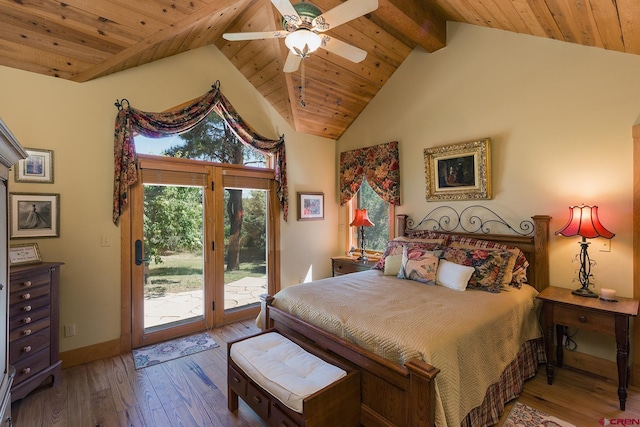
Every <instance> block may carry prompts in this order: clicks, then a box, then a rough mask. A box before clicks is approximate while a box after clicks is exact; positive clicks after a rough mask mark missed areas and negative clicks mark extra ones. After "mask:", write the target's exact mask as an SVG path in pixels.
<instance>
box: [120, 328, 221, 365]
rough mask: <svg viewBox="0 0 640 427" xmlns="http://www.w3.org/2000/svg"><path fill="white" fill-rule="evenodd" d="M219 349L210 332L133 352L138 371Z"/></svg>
mask: <svg viewBox="0 0 640 427" xmlns="http://www.w3.org/2000/svg"><path fill="white" fill-rule="evenodd" d="M216 347H219V345H218V343H216V342H215V341H214V340H213V338H211V335H209V333H208V332H203V333H201V334H197V335H190V336H188V337H182V338H177V339H175V340H171V341H167V342H163V343H160V344H153V345H148V346H146V347H142V348H138V349H135V350H133V360H134V362H135V367H136V369H141V368H146V367H148V366H153V365H157V364H158V363H162V362H166V361H168V360H173V359H177V358H179V357H182V356H188V355H190V354H194V353H199V352H201V351H205V350H209V349H211V348H216Z"/></svg>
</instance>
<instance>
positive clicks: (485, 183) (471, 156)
mask: <svg viewBox="0 0 640 427" xmlns="http://www.w3.org/2000/svg"><path fill="white" fill-rule="evenodd" d="M424 164H425V180H426V184H427V193H426V198H427V201H434V200H474V199H490V198H491V197H492V194H491V140H490V139H489V138H485V139H481V140H479V141H472V142H464V143H461V144H452V145H445V146H441V147H433V148H426V149H425V150H424Z"/></svg>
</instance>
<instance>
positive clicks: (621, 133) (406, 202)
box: [338, 23, 640, 360]
mask: <svg viewBox="0 0 640 427" xmlns="http://www.w3.org/2000/svg"><path fill="white" fill-rule="evenodd" d="M447 33H448V42H447V47H446V48H444V49H442V50H440V51H437V52H435V53H433V54H428V53H425V52H424V51H423V50H420V49H416V50H415V51H414V52H413V53H412V54H411V55H410V56H409V57H408V59H407V60H406V61H405V62H404V63H403V64H402V66H401V67H400V68H399V69H398V71H397V72H396V73H395V74H394V75H393V76H392V78H391V80H390V81H389V82H388V83H387V84H386V85H385V86H384V88H383V89H382V90H381V91H380V92H379V93H378V95H377V96H376V97H375V99H374V100H373V101H372V102H371V103H370V104H369V106H368V107H367V108H366V109H365V110H364V112H363V113H362V114H360V116H359V117H358V118H357V120H356V121H355V122H354V124H353V125H352V126H351V127H350V128H349V130H348V131H347V132H346V133H345V134H344V135H343V136H342V137H341V138H340V139H339V141H338V152H342V151H346V150H349V149H353V148H357V147H361V146H366V145H373V144H378V143H382V142H387V141H391V140H398V141H399V147H400V168H401V186H402V205H401V206H399V207H398V208H397V213H407V214H409V215H414V216H416V217H420V218H422V216H421V215H424V214H426V213H427V212H428V211H430V210H431V209H433V208H434V207H436V206H438V205H440V204H446V203H437V202H426V201H425V176H424V156H423V150H424V149H425V148H428V147H435V146H440V145H447V144H453V143H459V142H466V141H472V140H478V139H481V138H484V137H490V138H491V140H492V149H493V161H492V172H493V189H494V197H493V199H492V200H486V201H481V203H479V204H483V205H485V206H487V207H490V208H491V209H493V210H494V211H496V212H498V213H500V214H502V215H503V216H504V217H505V218H507V219H511V220H520V219H526V218H529V217H531V216H532V215H538V214H540V215H551V216H552V217H553V219H552V220H551V231H552V233H553V232H554V231H556V230H559V229H560V228H561V227H562V226H563V225H564V224H565V223H566V221H567V220H568V207H569V206H570V205H576V204H581V203H585V204H597V205H598V206H599V207H600V219H601V221H602V223H603V224H604V225H605V227H607V228H608V229H609V230H611V231H612V232H614V233H615V234H616V236H615V237H614V238H613V240H612V241H611V248H612V249H611V252H599V251H598V248H599V243H600V241H599V240H598V239H594V240H593V243H592V245H591V247H590V251H589V253H590V255H591V257H592V259H594V260H595V261H596V262H597V265H596V266H595V267H594V268H593V269H592V273H593V274H594V276H595V281H594V282H595V283H596V288H595V289H596V290H599V289H600V288H601V287H606V288H613V289H616V290H617V292H618V295H621V296H627V297H630V296H632V295H633V281H632V273H633V270H632V268H633V259H632V201H633V192H632V185H633V181H632V173H633V171H632V169H633V163H632V138H631V128H632V126H633V125H634V124H635V123H637V120H638V114H639V113H640V103H639V101H638V100H639V99H640V80H639V79H638V78H637V76H638V75H640V56H637V55H627V54H622V53H617V52H611V51H605V50H603V49H598V48H590V47H584V46H578V45H573V44H569V43H562V42H558V41H554V40H548V39H543V38H535V37H531V36H525V35H519V34H514V33H508V32H504V31H500V30H492V29H487V28H482V27H476V26H472V25H466V24H456V23H449V24H448V27H447ZM472 203H473V202H456V203H451V205H454V206H459V207H460V206H462V207H464V206H467V205H469V204H472ZM344 222H345V215H344V211H343V210H341V215H340V226H341V227H344V225H345V224H344ZM578 241H579V238H566V237H561V236H555V235H553V234H552V235H551V238H550V251H551V284H552V285H554V286H561V287H567V288H578V287H580V286H579V284H577V283H574V282H572V280H573V279H574V278H575V277H576V270H577V269H578V268H579V265H578V264H577V263H572V259H573V258H574V256H575V255H576V254H577V253H578V252H579V245H578ZM341 249H342V248H341ZM577 339H578V340H580V342H579V351H584V352H587V353H592V354H595V355H599V356H601V357H607V358H609V359H611V360H615V359H614V352H613V351H612V350H611V348H612V347H613V349H615V345H614V344H612V341H611V340H609V339H605V338H603V337H601V336H589V335H587V334H586V333H583V332H580V334H579V335H578V337H577Z"/></svg>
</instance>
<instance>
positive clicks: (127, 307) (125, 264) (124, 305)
mask: <svg viewBox="0 0 640 427" xmlns="http://www.w3.org/2000/svg"><path fill="white" fill-rule="evenodd" d="M138 157H139V161H140V162H144V161H145V159H146V160H151V161H153V162H158V161H159V160H160V159H158V157H157V156H146V155H139V156H138ZM175 160H176V159H172V161H170V162H167V163H166V164H164V165H162V167H163V168H166V169H167V170H171V169H175V165H174V163H175V162H174V161H175ZM180 160H183V161H185V163H192V164H193V161H190V160H185V159H178V162H179V161H180ZM211 166H218V167H216V168H214V169H215V171H214V172H213V176H214V179H215V180H216V181H217V182H220V184H222V180H221V179H220V177H221V174H222V173H223V169H222V168H220V167H219V166H222V165H220V164H215V163H210V162H200V165H196V166H195V167H196V168H198V169H200V168H202V167H206V168H209V167H211ZM224 169H226V170H229V169H245V168H243V167H242V166H236V165H224ZM139 171H140V169H138V174H140V172H139ZM240 174H242V172H240ZM249 174H250V175H261V176H264V177H268V178H270V179H273V177H274V171H273V170H271V169H264V170H254V171H252V172H250V173H249ZM140 182H142V178H141V177H140V176H139V177H138V183H140ZM134 185H135V184H134ZM220 187H222V185H220ZM276 189H277V183H276V182H275V180H273V181H272V183H271V188H270V191H269V194H270V196H269V200H268V203H269V207H270V208H269V209H268V215H269V217H268V221H269V228H268V229H269V231H270V232H271V233H273V239H271V238H270V239H268V245H269V247H268V251H269V255H268V256H269V259H270V263H269V264H270V266H271V268H269V269H268V274H269V275H268V283H270V284H273V287H274V293H275V292H277V291H278V290H280V204H279V201H278V198H277V195H276ZM214 197H215V199H214V204H215V205H216V206H217V209H222V208H223V203H221V201H222V198H223V195H222V191H220V192H216V194H215V195H214ZM132 215H133V213H132V211H131V205H130V204H126V205H124V207H123V210H122V215H121V216H120V251H121V252H120V278H121V280H120V284H121V286H120V352H121V353H125V352H130V351H131V350H132V348H133V331H132V325H133V323H132V322H133V316H132V308H133V300H132V298H133V292H132V283H131V277H132V272H133V271H132V263H133V256H134V254H133V252H132V245H131V216H132ZM218 228H221V227H217V225H216V224H214V226H213V227H212V229H213V234H214V236H213V237H214V241H220V242H222V241H223V240H224V232H223V231H220V230H218ZM215 252H216V254H214V257H221V258H222V259H224V254H223V253H222V251H215ZM218 261H219V258H216V262H218ZM205 268H207V267H205ZM205 292H207V291H206V290H205ZM216 297H217V296H216ZM216 299H218V298H216ZM258 310H259V307H256V313H255V315H257V311H258ZM249 316H253V314H251V315H249ZM254 317H255V316H254ZM246 318H248V317H247V315H246V314H244V315H239V313H226V314H225V312H224V309H222V310H215V312H214V320H213V321H214V324H216V325H223V324H227V323H231V322H235V321H238V320H243V319H246Z"/></svg>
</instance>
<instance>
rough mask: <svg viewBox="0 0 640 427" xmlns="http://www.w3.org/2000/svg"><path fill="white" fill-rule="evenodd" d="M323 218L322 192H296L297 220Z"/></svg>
mask: <svg viewBox="0 0 640 427" xmlns="http://www.w3.org/2000/svg"><path fill="white" fill-rule="evenodd" d="M319 219H324V193H298V221H312V220H319Z"/></svg>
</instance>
